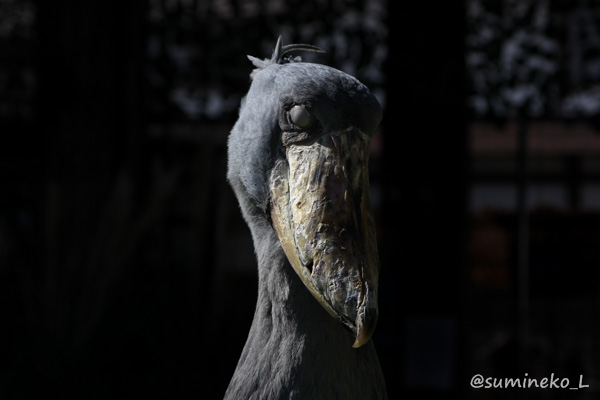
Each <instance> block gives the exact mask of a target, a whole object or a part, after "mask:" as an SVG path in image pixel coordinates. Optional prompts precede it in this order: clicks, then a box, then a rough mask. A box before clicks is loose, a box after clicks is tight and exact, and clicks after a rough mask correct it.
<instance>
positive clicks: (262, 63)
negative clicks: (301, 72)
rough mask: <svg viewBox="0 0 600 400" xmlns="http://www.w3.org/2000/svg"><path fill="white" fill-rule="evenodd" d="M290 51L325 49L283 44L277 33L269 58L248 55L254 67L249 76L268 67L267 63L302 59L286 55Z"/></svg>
mask: <svg viewBox="0 0 600 400" xmlns="http://www.w3.org/2000/svg"><path fill="white" fill-rule="evenodd" d="M292 51H314V52H316V53H325V50H323V49H321V48H319V47H317V46H313V45H310V44H286V45H285V46H284V45H282V44H281V35H279V37H278V38H277V44H275V50H273V55H272V56H271V59H268V58H265V59H264V60H261V59H259V58H256V57H253V56H248V59H249V60H250V61H251V62H252V64H254V66H255V67H256V69H255V70H254V71H252V73H251V74H250V78H253V77H254V75H256V73H257V72H259V71H260V70H261V69H263V68H266V67H268V66H269V65H273V64H285V63H290V62H299V61H302V58H301V57H300V56H297V57H292V56H290V55H288V53H290V52H292Z"/></svg>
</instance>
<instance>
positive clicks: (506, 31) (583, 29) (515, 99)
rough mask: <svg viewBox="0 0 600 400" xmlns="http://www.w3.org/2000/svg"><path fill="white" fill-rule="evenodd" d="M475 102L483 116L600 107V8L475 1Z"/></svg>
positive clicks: (471, 57) (469, 42) (471, 15)
mask: <svg viewBox="0 0 600 400" xmlns="http://www.w3.org/2000/svg"><path fill="white" fill-rule="evenodd" d="M467 27H468V28H467V29H468V32H467V37H466V63H467V77H468V79H467V82H468V99H467V101H468V106H469V109H470V110H471V112H472V113H473V115H474V116H475V117H478V118H515V117H530V118H540V117H551V118H552V117H555V118H556V117H558V118H573V117H584V118H589V117H594V116H595V115H596V114H598V113H599V112H600V6H599V4H598V3H594V2H588V1H578V2H567V1H552V0H542V1H536V0H504V1H502V2H498V1H491V0H468V1H467Z"/></svg>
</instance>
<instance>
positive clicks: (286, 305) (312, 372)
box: [225, 224, 385, 399]
mask: <svg viewBox="0 0 600 400" xmlns="http://www.w3.org/2000/svg"><path fill="white" fill-rule="evenodd" d="M267 225H268V224H267ZM254 228H256V227H254ZM252 233H253V239H254V246H255V249H256V252H257V259H258V263H259V290H258V299H257V305H256V311H255V314H254V320H253V322H252V326H251V328H250V333H249V335H248V339H247V342H246V345H245V347H244V350H243V352H242V355H241V357H240V360H239V362H238V365H237V368H236V371H235V373H234V376H233V378H232V380H231V383H230V385H229V388H228V390H227V393H226V395H225V398H226V399H234V398H236V399H237V398H248V399H250V398H257V399H270V398H296V396H297V397H298V398H344V399H353V398H355V396H357V394H361V395H362V394H364V393H365V391H367V392H366V393H367V396H366V397H364V396H363V397H362V398H373V399H379V398H385V383H384V381H383V375H382V373H381V369H380V366H379V361H378V359H377V355H376V353H375V349H374V347H373V344H372V343H371V342H370V343H367V344H366V345H365V346H363V347H361V348H359V349H354V348H352V343H353V341H354V337H353V335H352V334H351V333H350V332H348V331H347V330H346V329H345V328H344V327H343V326H342V324H340V323H339V322H338V321H336V320H335V319H334V318H332V317H331V316H330V315H329V314H328V313H327V312H326V311H325V309H323V307H321V305H320V304H319V303H318V302H317V301H316V300H315V299H314V297H313V296H312V295H311V294H310V292H309V291H308V289H307V288H306V287H305V286H304V285H303V284H302V282H301V280H300V278H299V277H298V276H297V275H296V273H295V271H294V270H293V268H292V267H291V265H290V264H289V262H288V261H287V258H286V257H285V254H284V252H283V250H282V248H281V245H280V244H279V240H278V239H277V235H276V234H275V232H274V231H273V229H272V228H271V227H270V225H269V226H264V227H263V229H261V230H260V232H257V229H252ZM258 233H259V234H258ZM340 382H344V384H343V385H342V386H340V385H339V383H340Z"/></svg>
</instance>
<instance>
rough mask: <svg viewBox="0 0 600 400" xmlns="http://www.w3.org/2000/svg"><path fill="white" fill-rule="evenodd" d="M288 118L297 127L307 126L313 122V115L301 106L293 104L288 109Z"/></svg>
mask: <svg viewBox="0 0 600 400" xmlns="http://www.w3.org/2000/svg"><path fill="white" fill-rule="evenodd" d="M290 118H291V120H292V122H293V123H294V125H296V126H297V127H299V128H303V129H305V128H308V127H309V126H311V125H312V123H313V116H312V115H311V114H310V112H308V110H307V109H306V108H304V107H303V106H294V107H292V109H291V110H290Z"/></svg>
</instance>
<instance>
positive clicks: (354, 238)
mask: <svg viewBox="0 0 600 400" xmlns="http://www.w3.org/2000/svg"><path fill="white" fill-rule="evenodd" d="M368 143H369V137H368V136H367V135H365V134H363V133H362V132H360V131H359V130H357V129H354V128H351V129H348V130H346V131H342V132H335V133H332V134H325V135H323V136H321V137H319V138H318V139H315V140H312V141H308V142H303V143H301V144H291V145H288V146H287V147H286V149H285V150H286V159H287V163H285V162H282V163H280V164H278V165H277V166H276V167H275V168H274V169H273V173H272V175H271V181H270V190H271V204H270V207H271V218H272V222H273V226H274V228H275V230H276V231H277V234H278V236H279V240H280V242H281V245H282V247H283V250H284V252H285V254H286V256H287V258H288V260H289V262H290V264H291V265H292V267H293V268H294V270H295V271H296V273H297V274H298V276H299V277H300V279H301V280H302V282H303V283H304V285H305V286H306V287H307V288H308V290H309V291H310V292H311V293H312V294H313V296H314V297H315V298H316V299H317V300H318V301H319V303H320V304H321V305H322V306H323V307H324V308H325V309H326V310H327V311H328V312H329V314H331V315H332V316H333V317H334V318H336V319H338V320H339V321H340V322H342V323H343V324H344V325H346V326H347V327H348V328H350V330H351V331H352V332H353V333H354V335H355V338H356V339H355V341H354V344H353V345H352V347H360V346H362V345H363V344H365V343H366V342H367V341H368V340H369V338H370V337H371V335H372V334H373V331H374V329H375V325H376V322H377V314H378V307H377V283H378V276H379V257H378V254H377V242H376V236H375V223H374V220H373V213H372V210H371V201H370V198H369V178H368Z"/></svg>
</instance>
